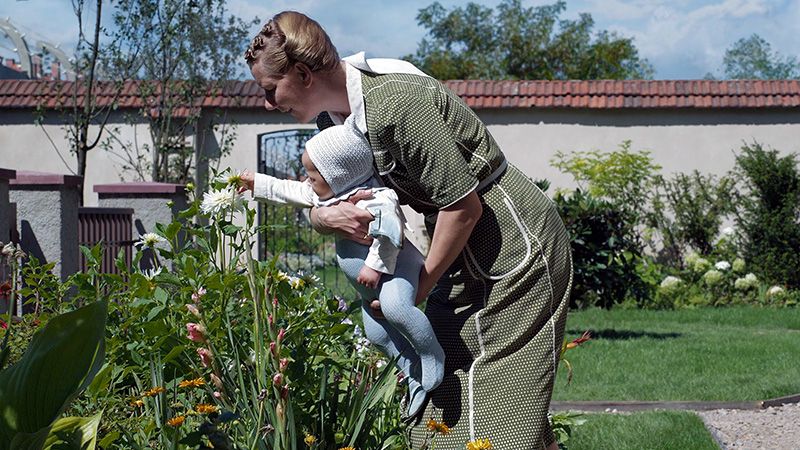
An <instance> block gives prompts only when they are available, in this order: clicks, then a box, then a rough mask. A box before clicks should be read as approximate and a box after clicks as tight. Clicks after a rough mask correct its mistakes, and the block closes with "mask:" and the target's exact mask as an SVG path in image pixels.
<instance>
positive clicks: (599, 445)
mask: <svg viewBox="0 0 800 450" xmlns="http://www.w3.org/2000/svg"><path fill="white" fill-rule="evenodd" d="M585 419H586V423H584V424H583V425H580V426H578V427H576V428H575V430H574V432H573V434H572V436H571V437H570V439H569V441H567V442H566V444H567V449H568V450H606V449H608V450H612V449H613V450H642V449H647V450H686V449H692V450H706V449H707V450H719V447H718V446H717V445H716V444H715V443H714V440H713V439H712V437H711V435H710V434H709V433H708V431H706V429H705V427H704V426H703V421H702V420H700V418H699V417H697V416H696V415H695V414H692V413H688V412H677V411H657V412H642V413H636V414H590V415H587V416H586V417H585Z"/></svg>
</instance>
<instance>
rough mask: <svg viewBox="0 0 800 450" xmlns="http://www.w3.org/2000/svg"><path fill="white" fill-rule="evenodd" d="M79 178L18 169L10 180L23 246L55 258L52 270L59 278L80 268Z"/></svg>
mask: <svg viewBox="0 0 800 450" xmlns="http://www.w3.org/2000/svg"><path fill="white" fill-rule="evenodd" d="M80 180H81V177H79V176H75V175H61V174H54V173H43V172H28V171H20V170H18V171H17V173H16V178H15V179H13V180H10V181H9V199H10V200H11V201H12V202H14V203H16V204H17V219H16V226H17V231H18V232H19V235H20V236H19V237H20V244H21V245H22V249H23V250H24V251H25V252H26V253H28V254H31V255H33V256H35V257H36V258H37V259H39V260H40V261H42V262H45V261H46V262H55V263H56V265H55V268H54V269H53V271H54V273H55V274H56V275H58V276H59V277H60V278H61V279H62V280H65V279H66V278H67V277H68V276H70V275H72V274H74V273H76V272H77V271H78V268H79V258H78V256H79V251H78V206H79V205H80V195H81V193H80V192H78V188H79V186H80Z"/></svg>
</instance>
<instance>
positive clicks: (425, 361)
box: [378, 242, 444, 391]
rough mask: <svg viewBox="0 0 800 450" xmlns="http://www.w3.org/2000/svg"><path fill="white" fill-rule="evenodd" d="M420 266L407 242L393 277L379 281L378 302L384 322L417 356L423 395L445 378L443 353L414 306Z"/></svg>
mask: <svg viewBox="0 0 800 450" xmlns="http://www.w3.org/2000/svg"><path fill="white" fill-rule="evenodd" d="M423 264H424V259H423V257H422V255H421V254H420V253H419V251H418V250H417V249H416V248H415V247H414V246H413V245H411V244H410V243H408V242H406V245H404V246H403V249H402V250H401V251H400V255H399V256H398V259H397V265H396V269H395V273H394V275H384V276H383V277H382V278H381V285H380V286H379V291H380V293H379V297H378V298H379V300H380V301H381V311H382V312H383V315H384V317H386V320H388V321H389V322H390V323H391V324H392V325H393V326H394V327H395V328H397V330H399V331H400V333H401V334H402V335H403V336H404V337H405V338H406V339H407V340H408V342H409V343H410V344H411V345H412V346H413V347H414V350H416V352H417V354H419V358H420V363H421V366H422V378H421V379H419V380H420V382H421V384H422V387H423V388H424V389H425V390H426V391H431V390H433V389H434V388H436V386H438V385H439V383H441V382H442V378H443V377H444V351H443V350H442V347H441V345H439V341H438V340H437V339H436V335H435V334H434V332H433V327H431V323H430V322H429V321H428V318H427V317H426V316H425V313H423V312H422V311H420V310H419V309H418V308H417V307H416V306H415V305H414V299H415V297H416V293H417V283H418V280H419V271H420V269H421V268H422V265H423Z"/></svg>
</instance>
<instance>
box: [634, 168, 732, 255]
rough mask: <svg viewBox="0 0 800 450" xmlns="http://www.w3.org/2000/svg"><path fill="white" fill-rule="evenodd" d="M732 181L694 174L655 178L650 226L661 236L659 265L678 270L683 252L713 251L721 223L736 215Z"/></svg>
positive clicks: (706, 252) (698, 173)
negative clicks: (726, 218)
mask: <svg viewBox="0 0 800 450" xmlns="http://www.w3.org/2000/svg"><path fill="white" fill-rule="evenodd" d="M734 184H735V183H734V181H733V179H732V178H730V177H722V178H720V179H717V178H716V177H715V176H713V175H704V174H702V173H700V172H699V171H697V170H695V171H694V172H692V173H691V174H689V175H687V174H684V173H677V174H674V175H673V176H672V177H670V178H664V177H661V176H659V177H657V178H656V182H655V184H654V195H653V196H652V199H651V200H652V203H651V206H652V210H651V212H650V213H649V218H648V220H649V222H650V225H651V226H653V227H654V228H655V229H657V230H658V231H660V232H661V235H662V241H663V242H662V249H661V256H662V259H661V260H662V261H663V262H665V263H667V264H668V265H671V266H673V267H677V266H679V265H680V261H681V257H682V255H683V254H684V252H685V250H686V249H694V250H695V251H697V252H699V253H700V254H702V255H709V254H711V253H712V252H713V251H714V248H715V245H714V244H715V240H716V238H717V235H718V234H719V230H720V226H721V224H722V219H723V218H724V217H726V216H727V215H729V214H732V213H733V212H734V211H735V209H736V208H735V205H734V203H733V199H734V197H735V193H734V188H735V186H734Z"/></svg>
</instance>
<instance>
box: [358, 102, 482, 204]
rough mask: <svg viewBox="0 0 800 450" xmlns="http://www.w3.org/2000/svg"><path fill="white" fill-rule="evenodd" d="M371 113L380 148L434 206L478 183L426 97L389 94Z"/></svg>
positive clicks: (456, 198) (449, 201) (450, 200)
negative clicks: (373, 116)
mask: <svg viewBox="0 0 800 450" xmlns="http://www.w3.org/2000/svg"><path fill="white" fill-rule="evenodd" d="M373 114H375V115H376V116H375V119H376V121H375V125H376V130H377V133H378V136H377V139H378V142H379V143H380V145H381V147H382V148H381V150H383V151H388V152H389V153H390V154H391V156H392V158H393V159H395V160H396V161H397V162H398V163H399V164H401V165H402V166H403V167H405V170H406V171H407V176H408V178H409V179H411V180H414V181H416V182H417V183H418V185H419V187H420V188H421V190H422V191H423V192H425V193H426V194H428V196H429V197H430V201H431V203H433V204H434V205H435V206H436V207H437V208H438V209H442V208H446V207H448V206H450V205H452V204H453V203H455V202H457V201H459V200H461V199H462V198H464V197H465V196H466V195H467V194H469V193H470V192H472V191H473V190H474V189H475V187H476V186H477V185H478V180H477V178H476V177H475V176H474V175H473V174H472V172H471V170H470V167H469V164H468V163H467V161H466V160H465V159H464V154H463V153H462V152H461V150H460V149H459V147H458V143H457V142H456V140H455V139H454V138H453V132H452V130H450V129H449V128H448V127H447V125H446V123H445V120H444V118H443V117H442V111H441V110H440V109H439V107H438V106H437V105H435V104H434V103H433V102H432V100H431V99H430V98H424V99H420V98H417V97H414V96H411V95H402V94H398V95H393V96H391V97H388V98H387V99H386V100H385V101H384V102H382V103H381V105H380V106H379V108H378V110H377V111H373Z"/></svg>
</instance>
